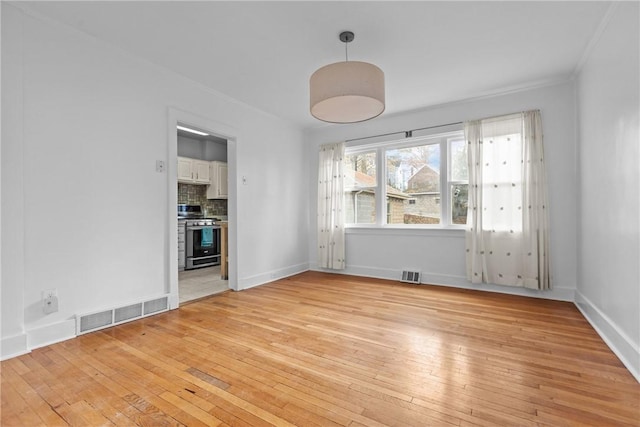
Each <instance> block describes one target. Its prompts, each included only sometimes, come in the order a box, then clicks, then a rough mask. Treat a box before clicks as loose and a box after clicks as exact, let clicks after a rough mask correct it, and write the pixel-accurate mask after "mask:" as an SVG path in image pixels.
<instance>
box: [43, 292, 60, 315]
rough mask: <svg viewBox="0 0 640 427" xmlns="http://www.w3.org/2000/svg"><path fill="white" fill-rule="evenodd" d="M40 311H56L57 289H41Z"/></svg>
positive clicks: (46, 312)
mask: <svg viewBox="0 0 640 427" xmlns="http://www.w3.org/2000/svg"><path fill="white" fill-rule="evenodd" d="M42 311H44V314H51V313H55V312H56V311H58V290H57V289H49V290H47V291H42Z"/></svg>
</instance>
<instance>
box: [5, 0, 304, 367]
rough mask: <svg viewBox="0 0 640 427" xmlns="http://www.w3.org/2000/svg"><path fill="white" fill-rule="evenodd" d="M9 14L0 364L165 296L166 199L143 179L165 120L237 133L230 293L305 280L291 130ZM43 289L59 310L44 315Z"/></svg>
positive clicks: (64, 32)
mask: <svg viewBox="0 0 640 427" xmlns="http://www.w3.org/2000/svg"><path fill="white" fill-rule="evenodd" d="M17 7H22V6H20V5H19V4H18V5H10V4H7V3H6V2H2V87H3V92H2V123H3V127H2V156H1V157H2V180H1V182H2V267H3V268H2V283H1V285H2V313H1V315H2V344H3V348H2V357H3V358H4V357H8V356H10V355H13V354H17V353H20V352H24V351H27V350H28V349H29V348H32V347H35V346H40V345H43V344H46V343H48V342H50V341H56V340H60V339H63V338H66V337H71V336H73V335H74V331H73V325H74V320H73V316H74V315H76V314H80V313H87V312H91V311H95V310H98V309H101V308H110V307H115V306H119V305H122V304H124V303H127V302H129V301H136V300H139V299H143V298H149V297H155V296H158V295H164V294H166V293H168V292H169V290H170V288H172V286H170V283H169V282H170V278H169V276H170V272H169V271H168V270H169V269H168V268H167V265H170V260H172V259H173V258H175V256H174V254H173V252H172V250H173V249H174V248H172V245H174V244H175V237H171V235H170V234H169V233H170V230H171V232H173V229H172V228H170V224H171V221H172V220H173V222H175V218H173V219H171V218H169V212H174V213H175V206H174V207H173V209H170V204H172V203H173V204H175V200H172V199H171V197H170V195H171V194H173V195H174V197H175V190H171V189H170V188H169V181H170V180H169V179H168V175H167V174H166V173H157V172H155V162H156V160H165V161H171V160H172V159H171V158H169V153H171V150H170V147H169V146H168V141H169V140H170V135H168V132H169V129H168V121H169V115H170V113H169V111H170V108H173V109H179V110H181V111H186V112H189V113H192V114H194V115H199V116H202V117H204V118H207V119H208V120H210V121H212V122H216V123H222V124H224V125H225V126H226V127H228V128H230V129H235V130H237V140H236V141H234V143H235V145H234V149H233V153H230V155H233V156H234V158H235V160H236V161H235V162H234V167H235V170H232V171H230V173H233V174H235V175H234V176H233V177H231V178H230V182H241V180H239V179H237V177H241V176H246V177H247V185H239V186H238V187H237V190H236V191H237V194H236V197H235V199H234V200H235V203H237V206H236V209H235V211H236V212H237V218H236V224H235V230H236V232H237V251H236V252H237V253H235V254H232V255H235V257H236V260H235V261H236V262H237V266H236V267H237V284H236V285H237V286H238V288H239V289H242V288H245V287H248V286H254V285H256V284H260V283H264V282H266V281H268V280H270V279H271V278H274V277H280V276H283V275H287V274H292V273H295V272H298V271H304V270H306V269H307V266H308V264H307V250H306V248H307V247H308V242H307V232H306V231H307V221H308V212H307V206H306V204H305V203H300V200H306V197H307V196H306V194H307V181H306V176H307V171H306V169H305V167H304V166H305V164H304V161H303V160H304V159H305V158H306V157H307V155H306V153H305V148H304V144H303V138H302V132H301V131H300V130H299V129H297V128H294V127H292V126H290V125H288V124H287V123H285V122H283V121H281V120H279V119H277V118H274V117H272V116H270V115H267V114H265V113H262V112H260V111H257V110H255V109H253V108H251V107H248V106H246V105H243V104H241V103H238V102H236V101H234V100H232V99H229V98H227V97H225V96H223V95H220V94H218V93H215V92H213V91H210V90H207V89H206V88H204V87H202V86H200V85H198V84H196V83H194V82H192V81H190V80H187V79H184V78H182V77H180V76H178V75H176V74H174V73H172V72H169V71H167V70H165V69H162V68H159V67H157V66H155V65H153V64H150V63H148V62H145V61H142V60H139V59H137V58H134V57H132V56H130V55H128V54H126V53H124V52H122V51H119V50H117V49H114V48H111V47H109V46H107V45H105V44H103V43H101V42H99V41H96V40H95V39H93V38H91V37H89V36H86V35H84V34H82V33H79V32H76V31H75V30H71V29H68V28H66V27H64V26H62V25H59V24H56V23H53V22H50V21H48V20H47V19H43V18H38V17H32V16H30V15H29V14H28V13H25V12H23V11H22V9H18V8H17ZM174 132H175V131H174ZM173 140H174V141H175V134H174V137H173ZM173 155H174V156H175V148H174V150H173ZM231 220H232V221H233V218H231ZM232 261H233V260H232ZM51 288H55V289H57V290H58V295H59V307H60V310H59V312H58V313H55V314H50V315H44V314H43V312H42V309H41V292H42V291H43V290H46V289H51Z"/></svg>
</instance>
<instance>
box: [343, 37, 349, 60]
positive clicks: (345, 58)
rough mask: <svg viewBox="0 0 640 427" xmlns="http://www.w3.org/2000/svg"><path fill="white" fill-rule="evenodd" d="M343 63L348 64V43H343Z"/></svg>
mask: <svg viewBox="0 0 640 427" xmlns="http://www.w3.org/2000/svg"><path fill="white" fill-rule="evenodd" d="M344 61H345V62H349V42H344Z"/></svg>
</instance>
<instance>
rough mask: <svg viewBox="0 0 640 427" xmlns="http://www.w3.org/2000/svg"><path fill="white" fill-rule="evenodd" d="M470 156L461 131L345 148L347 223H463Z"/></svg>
mask: <svg viewBox="0 0 640 427" xmlns="http://www.w3.org/2000/svg"><path fill="white" fill-rule="evenodd" d="M466 156H467V145H466V143H465V140H464V135H463V133H462V131H456V132H449V133H446V134H438V135H430V136H426V137H415V138H407V139H404V140H401V141H391V142H386V143H376V144H371V145H365V146H358V147H347V149H346V155H345V171H346V172H345V174H346V177H345V212H346V218H345V219H346V223H347V224H349V225H356V224H369V225H378V226H382V225H397V226H413V227H424V226H434V225H435V226H440V227H449V226H461V225H464V224H465V223H466V218H467V211H466V210H467V194H468V184H467V183H468V172H467V157H466Z"/></svg>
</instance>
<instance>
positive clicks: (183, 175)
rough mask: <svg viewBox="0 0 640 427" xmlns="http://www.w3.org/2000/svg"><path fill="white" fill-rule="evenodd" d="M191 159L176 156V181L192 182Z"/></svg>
mask: <svg viewBox="0 0 640 427" xmlns="http://www.w3.org/2000/svg"><path fill="white" fill-rule="evenodd" d="M192 166H193V159H188V158H186V157H178V182H189V183H192V182H193V172H192V170H191V169H192Z"/></svg>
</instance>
